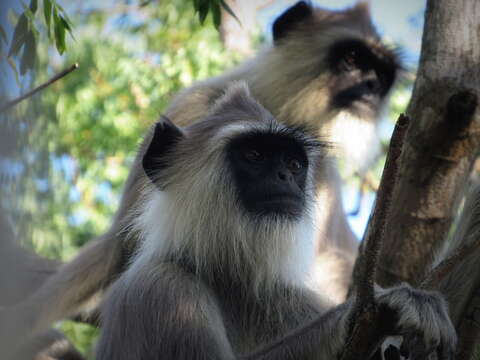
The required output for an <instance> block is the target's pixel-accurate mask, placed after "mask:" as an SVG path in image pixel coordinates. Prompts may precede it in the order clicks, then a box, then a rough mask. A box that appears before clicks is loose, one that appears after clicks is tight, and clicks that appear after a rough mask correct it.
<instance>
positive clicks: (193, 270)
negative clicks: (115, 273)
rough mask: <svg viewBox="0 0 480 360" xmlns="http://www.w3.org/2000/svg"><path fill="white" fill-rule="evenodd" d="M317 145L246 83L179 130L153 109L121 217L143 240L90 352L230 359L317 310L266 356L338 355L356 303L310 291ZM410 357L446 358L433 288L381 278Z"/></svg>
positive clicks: (384, 300)
mask: <svg viewBox="0 0 480 360" xmlns="http://www.w3.org/2000/svg"><path fill="white" fill-rule="evenodd" d="M324 152H325V148H324V147H322V144H321V143H320V142H318V141H316V140H315V139H313V138H310V137H309V136H308V135H306V134H305V133H304V132H302V131H301V130H299V129H295V128H291V127H286V126H284V125H281V124H280V123H278V122H277V121H276V120H275V119H274V118H273V116H272V115H271V114H270V113H269V112H268V111H266V110H265V108H263V107H262V106H261V105H260V104H258V103H257V102H256V101H255V100H254V99H253V98H252V97H251V96H250V95H249V94H248V90H247V88H246V86H244V84H241V83H240V84H234V85H232V87H230V88H229V89H228V90H227V91H226V94H225V95H224V97H221V98H220V99H219V100H218V101H217V102H216V103H215V104H214V105H213V109H212V111H211V113H209V114H208V115H207V116H206V117H205V118H204V119H202V120H200V121H198V122H196V123H195V124H193V125H191V126H189V127H187V128H185V129H180V128H178V127H177V126H175V125H174V124H173V123H171V122H170V121H169V120H168V119H166V118H163V119H162V120H161V121H160V122H159V123H157V125H156V126H155V128H154V130H153V137H152V139H151V143H150V145H149V147H148V148H147V150H146V152H145V154H144V156H143V161H142V164H143V169H144V171H145V173H146V175H147V179H146V183H145V184H144V186H143V191H142V193H143V194H142V201H141V202H139V208H138V209H136V210H135V212H133V213H132V216H131V223H130V224H127V225H126V226H127V228H128V229H129V231H130V232H131V233H135V234H137V235H136V237H137V238H138V239H139V247H138V250H137V252H136V253H135V255H134V256H133V261H132V262H131V264H130V265H129V267H128V269H127V270H126V271H125V272H124V273H123V274H122V275H121V276H120V278H119V279H118V280H116V281H115V283H114V284H113V285H112V287H111V289H110V291H109V292H108V294H107V295H106V300H105V302H104V304H103V307H102V308H103V309H102V334H101V337H100V340H99V343H98V346H97V360H110V359H115V360H136V359H142V360H150V359H151V360H153V359H175V360H187V359H188V360H203V359H205V360H206V359H209V360H234V359H238V358H239V357H240V356H243V355H245V354H248V353H250V352H252V351H253V350H255V348H257V347H258V346H259V345H262V344H265V343H267V342H271V341H273V340H275V339H276V338H278V337H282V336H284V335H285V334H287V333H288V332H289V331H292V330H294V329H296V328H298V327H299V326H302V325H305V324H307V323H308V322H310V321H312V320H314V319H316V318H318V317H320V316H322V321H321V323H320V324H319V325H318V326H311V327H309V330H307V331H306V332H305V333H304V334H303V335H302V336H297V337H292V338H290V339H289V340H288V341H285V342H284V343H283V344H282V345H281V346H278V347H276V348H275V349H273V350H272V351H270V352H267V353H266V354H264V355H263V356H262V359H275V360H286V359H291V360H293V359H304V360H308V359H316V360H332V359H335V358H337V356H338V355H339V354H340V351H341V350H342V349H343V346H344V344H345V341H346V333H347V328H348V319H349V315H350V313H351V312H352V309H353V303H352V301H350V300H349V301H347V302H345V303H343V304H341V305H337V306H334V305H332V304H331V303H329V302H328V300H326V299H322V298H321V297H320V296H318V294H315V293H314V292H312V291H311V290H309V289H308V288H307V287H306V286H305V285H304V284H305V276H306V275H308V268H309V266H310V262H311V260H313V257H312V256H311V254H312V253H313V246H314V238H313V236H314V230H313V227H314V216H315V212H314V211H312V210H313V209H314V208H315V207H316V206H318V207H320V208H321V206H322V204H321V203H319V204H316V203H315V190H314V188H315V186H314V184H315V183H316V181H318V178H319V177H322V176H324V175H325V174H324V173H323V170H324V168H323V164H325V154H324ZM376 298H377V301H378V303H379V304H380V306H382V307H384V308H385V309H386V312H387V313H389V314H390V313H391V315H389V319H388V320H387V321H386V323H385V334H386V335H388V334H401V335H403V336H404V337H405V339H406V344H407V345H406V350H408V351H410V353H411V356H412V357H411V358H412V359H425V358H426V357H427V356H429V355H430V354H431V353H438V354H439V355H440V357H439V359H440V360H453V354H454V350H455V344H456V334H455V330H454V328H453V325H452V323H451V322H450V319H449V316H448V309H447V305H446V303H445V301H444V300H443V298H442V297H441V296H440V295H439V294H437V293H434V292H426V291H420V290H416V289H413V288H411V287H409V286H408V285H401V286H398V287H395V288H391V289H377V293H376Z"/></svg>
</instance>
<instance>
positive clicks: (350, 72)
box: [328, 40, 398, 116]
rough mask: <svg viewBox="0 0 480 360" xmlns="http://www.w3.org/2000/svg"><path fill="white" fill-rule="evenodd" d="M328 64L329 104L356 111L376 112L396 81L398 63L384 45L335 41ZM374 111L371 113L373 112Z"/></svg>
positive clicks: (368, 113) (354, 41) (362, 113)
mask: <svg viewBox="0 0 480 360" xmlns="http://www.w3.org/2000/svg"><path fill="white" fill-rule="evenodd" d="M328 65H329V67H330V69H331V71H332V73H333V74H334V75H335V76H334V77H333V80H332V86H331V89H332V92H333V97H332V103H331V105H332V107H334V108H340V109H346V110H350V111H352V112H353V113H356V114H357V115H360V116H361V115H367V116H369V115H372V112H373V113H375V112H376V111H377V110H378V109H379V107H380V105H381V102H382V100H383V99H384V97H385V96H386V95H387V93H388V91H389V90H390V88H391V87H392V85H393V82H394V81H395V76H396V72H397V68H398V65H397V63H396V60H395V57H394V55H393V54H391V53H389V52H388V51H386V50H385V49H384V48H378V49H375V48H370V47H368V46H367V45H366V44H365V43H363V42H362V41H359V40H345V41H341V42H338V43H336V44H334V45H333V46H332V47H331V48H330V51H329V55H328ZM373 115H374V114H373Z"/></svg>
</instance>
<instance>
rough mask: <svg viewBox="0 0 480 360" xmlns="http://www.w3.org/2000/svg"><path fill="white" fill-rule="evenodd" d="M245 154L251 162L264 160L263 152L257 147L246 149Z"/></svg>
mask: <svg viewBox="0 0 480 360" xmlns="http://www.w3.org/2000/svg"><path fill="white" fill-rule="evenodd" d="M243 156H244V157H245V159H246V160H247V161H250V162H259V161H262V160H263V156H262V154H261V153H260V152H259V151H258V150H255V149H248V150H245V152H244V153H243Z"/></svg>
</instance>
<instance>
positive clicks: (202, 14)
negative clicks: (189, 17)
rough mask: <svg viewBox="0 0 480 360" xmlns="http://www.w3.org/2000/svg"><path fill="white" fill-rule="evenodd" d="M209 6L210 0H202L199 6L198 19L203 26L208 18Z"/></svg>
mask: <svg viewBox="0 0 480 360" xmlns="http://www.w3.org/2000/svg"><path fill="white" fill-rule="evenodd" d="M209 6H210V1H209V0H200V4H199V6H198V17H199V19H200V24H202V25H203V24H204V23H205V19H206V18H207V15H208V8H209Z"/></svg>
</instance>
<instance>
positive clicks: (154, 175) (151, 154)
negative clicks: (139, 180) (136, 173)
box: [142, 116, 185, 183]
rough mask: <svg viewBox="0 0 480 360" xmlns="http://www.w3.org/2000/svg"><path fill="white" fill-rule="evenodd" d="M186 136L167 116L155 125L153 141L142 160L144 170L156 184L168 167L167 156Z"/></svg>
mask: <svg viewBox="0 0 480 360" xmlns="http://www.w3.org/2000/svg"><path fill="white" fill-rule="evenodd" d="M183 137H185V135H184V134H183V132H182V131H181V130H180V128H178V127H177V126H176V125H175V124H174V123H172V122H171V121H170V120H169V119H168V118H167V117H166V116H162V117H161V118H160V120H159V121H158V122H157V123H156V124H155V128H154V129H153V136H152V140H151V141H150V145H149V146H148V148H147V151H145V154H144V155H143V159H142V165H143V170H144V171H145V174H147V176H148V177H149V179H150V180H151V181H152V182H154V183H155V180H156V179H158V173H159V172H160V171H162V169H164V168H165V167H167V166H168V163H167V161H166V157H165V155H166V154H168V153H169V152H170V151H171V150H172V147H173V146H174V145H175V144H176V143H177V142H178V141H179V140H180V139H182V138H183Z"/></svg>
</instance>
